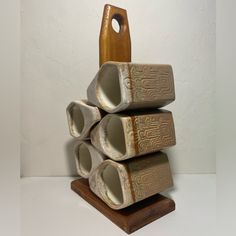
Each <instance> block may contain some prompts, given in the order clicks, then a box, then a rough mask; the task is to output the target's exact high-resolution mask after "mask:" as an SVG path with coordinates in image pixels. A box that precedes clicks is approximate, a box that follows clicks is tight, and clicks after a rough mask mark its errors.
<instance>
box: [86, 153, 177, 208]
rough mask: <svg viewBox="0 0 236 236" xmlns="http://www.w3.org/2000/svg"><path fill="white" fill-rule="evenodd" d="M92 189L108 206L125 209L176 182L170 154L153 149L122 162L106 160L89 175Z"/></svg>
mask: <svg viewBox="0 0 236 236" xmlns="http://www.w3.org/2000/svg"><path fill="white" fill-rule="evenodd" d="M89 186H90V189H91V190H92V191H93V192H94V193H95V194H96V195H97V196H98V197H99V198H101V199H102V200H103V201H104V202H105V203H106V204H107V205H108V206H109V207H111V208H113V209H122V208H125V207H127V206H129V205H132V204H133V203H136V202H139V201H141V200H143V199H145V198H147V197H150V196H152V195H154V194H157V193H160V192H162V191H165V190H166V189H168V188H170V187H172V186H173V180H172V175H171V170H170V165H169V161H168V157H167V155H166V154H164V153H162V152H157V153H152V154H149V155H146V156H143V157H139V158H136V159H129V160H126V161H123V162H115V161H112V160H106V161H104V162H103V163H102V164H101V165H99V166H98V167H97V168H96V169H95V170H94V171H93V172H92V173H91V175H90V177H89Z"/></svg>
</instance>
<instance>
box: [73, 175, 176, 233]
mask: <svg viewBox="0 0 236 236" xmlns="http://www.w3.org/2000/svg"><path fill="white" fill-rule="evenodd" d="M71 189H72V190H73V191H75V192H76V193H77V194H79V195H80V196H81V197H82V198H83V199H85V200H86V201H87V202H88V203H89V204H91V205H92V206H93V207H95V208H96V209H97V210H99V211H100V212H101V213H102V214H103V215H105V216H106V217H107V218H108V219H109V220H111V221H112V222H113V223H115V224H116V225H117V226H119V227H120V228H121V229H123V230H124V231H125V232H126V233H128V234H130V233H132V232H134V231H136V230H138V229H140V228H142V227H143V226H145V225H147V224H149V223H151V222H152V221H154V220H156V219H158V218H160V217H162V216H164V215H166V214H168V213H170V212H171V211H174V210H175V202H174V201H173V200H171V199H169V198H167V197H164V196H162V195H160V194H156V195H154V196H152V197H149V198H147V199H145V200H143V201H140V202H138V203H135V204H133V205H132V206H129V207H127V208H124V209H121V210H113V209H111V208H110V207H108V206H107V205H106V204H105V203H104V202H103V201H102V200H100V198H98V197H97V196H96V195H95V194H94V193H93V192H92V191H91V190H90V188H89V185H88V181H87V180H86V179H78V180H74V181H72V182H71Z"/></svg>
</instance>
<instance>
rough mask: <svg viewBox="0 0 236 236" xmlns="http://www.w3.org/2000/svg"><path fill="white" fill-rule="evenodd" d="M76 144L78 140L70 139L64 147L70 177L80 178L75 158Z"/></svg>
mask: <svg viewBox="0 0 236 236" xmlns="http://www.w3.org/2000/svg"><path fill="white" fill-rule="evenodd" d="M76 142H77V140H76V139H70V140H68V141H67V142H66V144H65V146H64V151H65V155H66V161H67V172H68V173H69V175H70V176H78V174H77V171H76V166H75V157H74V147H75V143H76Z"/></svg>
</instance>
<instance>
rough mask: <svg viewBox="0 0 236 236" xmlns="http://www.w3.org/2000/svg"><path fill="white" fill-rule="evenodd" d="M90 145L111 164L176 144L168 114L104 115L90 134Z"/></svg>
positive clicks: (150, 112)
mask: <svg viewBox="0 0 236 236" xmlns="http://www.w3.org/2000/svg"><path fill="white" fill-rule="evenodd" d="M91 142H92V144H93V145H94V146H95V147H96V148H97V149H98V150H100V151H101V152H103V153H104V154H105V155H107V156H108V157H110V158H111V159H113V160H115V161H122V160H125V159H129V158H134V157H137V156H140V155H144V154H148V153H152V152H156V151H159V150H161V149H163V148H167V147H170V146H173V145H175V144H176V139H175V129H174V121H173V117H172V113H171V112H169V111H165V110H157V109H155V110H151V111H150V110H149V111H148V112H147V111H146V112H145V113H132V114H130V115H125V114H108V115H106V116H105V117H104V118H103V119H102V120H101V121H100V122H99V124H98V125H97V126H96V127H95V128H94V129H93V130H92V132H91Z"/></svg>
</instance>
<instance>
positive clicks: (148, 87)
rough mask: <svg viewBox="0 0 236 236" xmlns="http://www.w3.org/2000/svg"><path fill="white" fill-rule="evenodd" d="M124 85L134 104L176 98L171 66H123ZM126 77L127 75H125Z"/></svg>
mask: <svg viewBox="0 0 236 236" xmlns="http://www.w3.org/2000/svg"><path fill="white" fill-rule="evenodd" d="M121 66H122V67H123V68H122V72H123V73H124V72H125V71H126V72H127V71H128V73H126V76H124V77H125V78H124V84H125V86H126V88H127V89H130V90H131V95H132V101H133V102H143V101H145V102H149V101H154V100H158V99H159V100H166V99H170V98H172V97H173V98H174V97H175V90H174V79H173V71H172V68H171V66H169V65H162V66H157V65H143V64H131V63H130V64H121ZM124 75H125V73H124Z"/></svg>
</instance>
